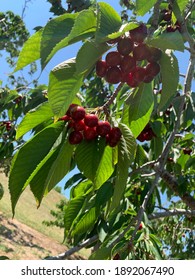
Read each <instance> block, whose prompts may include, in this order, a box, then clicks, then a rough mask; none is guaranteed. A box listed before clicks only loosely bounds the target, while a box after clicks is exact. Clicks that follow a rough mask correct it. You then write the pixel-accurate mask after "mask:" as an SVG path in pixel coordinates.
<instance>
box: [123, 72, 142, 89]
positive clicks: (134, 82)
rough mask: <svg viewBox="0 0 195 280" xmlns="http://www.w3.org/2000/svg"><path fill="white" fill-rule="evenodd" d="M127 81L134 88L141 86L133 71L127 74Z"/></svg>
mask: <svg viewBox="0 0 195 280" xmlns="http://www.w3.org/2000/svg"><path fill="white" fill-rule="evenodd" d="M126 83H127V84H128V85H129V86H130V87H132V88H134V87H137V86H139V82H138V81H137V80H135V78H134V74H133V72H130V73H129V74H128V75H127V77H126Z"/></svg>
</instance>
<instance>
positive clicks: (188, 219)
mask: <svg viewBox="0 0 195 280" xmlns="http://www.w3.org/2000/svg"><path fill="white" fill-rule="evenodd" d="M49 2H51V1H49ZM68 2H69V8H70V5H71V4H73V2H74V1H68ZM75 2H77V1H75ZM83 2H85V4H87V6H85V7H84V9H82V8H83V7H78V6H76V7H77V8H78V9H75V7H73V8H74V9H72V10H71V12H70V11H69V12H68V13H67V10H66V11H65V10H63V9H64V8H63V9H61V10H60V11H59V9H57V12H56V10H55V11H54V13H55V14H57V15H59V16H57V17H54V18H53V19H52V20H50V21H49V22H48V23H47V24H46V26H45V27H43V28H41V29H40V30H38V31H37V32H36V33H35V34H34V35H33V36H31V37H30V38H29V39H28V41H27V42H26V43H25V45H24V47H23V49H22V51H21V52H20V56H19V59H18V61H17V65H16V68H15V71H18V70H20V69H22V68H23V67H25V66H27V65H28V64H30V63H32V62H34V61H36V60H37V59H40V61H41V67H42V69H44V68H45V66H46V65H47V64H48V62H49V61H50V60H51V58H52V57H53V56H54V55H55V53H56V52H58V51H59V50H60V49H62V48H65V47H66V46H68V45H71V44H74V43H76V42H78V41H82V46H81V48H80V49H79V50H78V53H77V56H76V58H70V59H69V60H68V61H65V62H62V63H61V64H59V65H57V66H56V67H54V69H53V70H52V71H51V73H50V75H49V85H48V89H47V91H46V94H47V97H48V100H42V102H40V103H41V104H40V105H39V106H38V107H36V108H34V110H32V111H29V112H28V113H27V114H26V116H25V117H24V118H23V120H22V122H21V123H20V125H19V126H18V128H17V131H16V140H17V141H20V139H21V137H22V136H23V135H24V134H25V133H26V132H28V131H31V130H33V132H34V136H33V137H32V138H31V139H30V140H29V141H27V142H26V143H25V144H24V145H23V146H22V147H21V148H20V149H19V151H18V152H17V153H16V155H15V156H14V158H13V160H12V166H11V172H10V175H9V189H10V193H11V203H12V209H13V213H14V211H15V207H16V204H17V201H18V199H19V197H20V195H21V193H22V192H23V191H24V190H25V188H26V187H27V186H28V185H30V188H31V190H32V192H33V194H34V196H35V198H36V201H37V204H38V206H39V205H40V203H41V201H42V199H43V196H44V195H46V194H47V193H48V192H49V191H50V190H51V189H52V188H54V187H55V186H56V184H57V183H58V182H59V181H60V180H61V179H62V178H63V177H64V176H65V175H66V174H67V173H68V172H69V171H71V170H73V169H74V168H75V167H77V168H78V169H79V171H80V173H78V174H75V175H74V176H73V177H72V178H71V179H70V180H69V181H68V182H67V184H66V186H65V187H71V189H70V200H69V201H68V203H67V204H66V205H65V206H64V207H63V211H62V213H63V215H64V224H63V226H64V231H65V240H66V242H68V243H69V244H70V245H72V246H73V249H71V250H70V251H69V252H66V253H65V254H61V255H60V256H57V257H56V258H57V259H59V258H66V257H67V255H69V254H71V253H73V252H74V251H75V250H79V249H80V248H82V247H84V246H88V247H92V246H93V247H94V248H95V251H94V252H93V254H92V255H91V256H90V259H128V258H129V259H161V258H162V259H166V258H186V259H190V258H193V254H194V247H193V246H194V245H193V244H194V243H193V239H194V222H193V219H194V218H193V216H194V210H195V199H194V185H195V183H194V157H195V156H194V119H193V118H194V96H193V95H194V94H193V92H192V80H193V76H194V65H195V49H194V45H195V44H194V43H195V42H194V25H193V24H194V14H195V12H194V3H193V1H187V0H186V1H160V0H159V1H153V0H150V1H147V5H146V1H144V0H137V1H132V2H131V1H121V4H122V5H123V7H124V11H123V13H122V17H121V16H120V15H119V14H118V13H117V12H116V11H115V10H114V9H113V8H112V7H111V6H110V5H108V4H106V3H104V2H100V3H97V4H94V3H91V4H92V5H90V6H89V3H88V1H83ZM51 3H52V7H54V5H55V4H56V1H52V2H51ZM58 3H59V7H61V8H62V6H61V2H59V1H58ZM138 16H141V17H143V20H142V22H140V21H138V20H137V17H138ZM175 51H179V52H181V53H183V55H184V56H185V55H186V52H188V53H189V54H190V59H189V65H188V69H187V73H186V74H185V75H184V77H183V74H181V73H180V72H179V67H178V59H177V57H176V55H175V54H176V53H175ZM181 78H184V79H183V80H182V79H181ZM43 101H45V102H43ZM164 201H168V202H169V203H167V205H166V207H165V206H164V205H163V204H164ZM61 209H62V208H61ZM167 223H168V226H167ZM60 226H61V224H60ZM165 249H166V250H165ZM54 259H55V257H54Z"/></svg>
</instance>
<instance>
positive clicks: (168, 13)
mask: <svg viewBox="0 0 195 280" xmlns="http://www.w3.org/2000/svg"><path fill="white" fill-rule="evenodd" d="M171 19H172V6H171V5H170V4H169V5H168V7H167V9H163V10H161V12H160V21H165V22H166V31H167V32H175V31H177V30H178V31H179V32H181V24H180V23H179V22H178V21H176V22H175V23H174V24H172V22H171Z"/></svg>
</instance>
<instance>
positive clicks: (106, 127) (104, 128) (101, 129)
mask: <svg viewBox="0 0 195 280" xmlns="http://www.w3.org/2000/svg"><path fill="white" fill-rule="evenodd" d="M110 130H111V126H110V123H109V122H107V121H99V122H98V125H97V128H96V131H97V134H98V135H100V136H102V137H105V136H106V135H107V134H108V133H109V132H110Z"/></svg>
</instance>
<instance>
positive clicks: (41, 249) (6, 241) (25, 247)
mask: <svg viewBox="0 0 195 280" xmlns="http://www.w3.org/2000/svg"><path fill="white" fill-rule="evenodd" d="M67 250H68V248H67V247H66V246H65V245H62V244H60V243H58V242H57V241H55V240H53V239H52V238H49V237H48V236H45V235H44V234H42V233H40V232H38V231H36V230H35V229H32V228H31V227H29V226H27V225H25V224H22V223H21V222H19V221H17V220H16V219H7V218H6V217H5V216H4V215H3V214H2V213H0V256H2V255H3V256H6V257H8V258H9V259H12V260H39V259H44V258H46V257H47V256H56V255H58V254H60V253H63V252H65V251H67ZM70 259H84V258H83V257H81V256H80V255H78V254H74V255H73V256H72V257H71V258H70Z"/></svg>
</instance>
